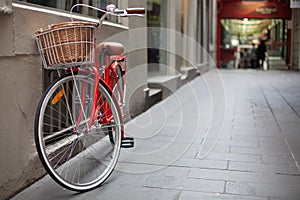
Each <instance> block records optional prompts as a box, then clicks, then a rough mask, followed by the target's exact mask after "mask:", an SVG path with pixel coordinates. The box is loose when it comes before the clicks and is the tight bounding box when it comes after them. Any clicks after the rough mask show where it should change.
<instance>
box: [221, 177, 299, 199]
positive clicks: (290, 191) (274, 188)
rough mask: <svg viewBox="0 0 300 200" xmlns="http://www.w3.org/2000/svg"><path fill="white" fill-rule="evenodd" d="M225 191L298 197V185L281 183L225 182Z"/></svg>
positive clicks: (229, 192)
mask: <svg viewBox="0 0 300 200" xmlns="http://www.w3.org/2000/svg"><path fill="white" fill-rule="evenodd" d="M226 193H228V194H236V195H239V194H240V195H253V196H265V197H277V198H293V199H299V196H300V190H299V185H282V184H277V183H273V184H258V183H245V182H232V181H228V182H227V183H226Z"/></svg>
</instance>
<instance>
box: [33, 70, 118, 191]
mask: <svg viewBox="0 0 300 200" xmlns="http://www.w3.org/2000/svg"><path fill="white" fill-rule="evenodd" d="M71 81H72V77H66V78H64V79H62V80H60V81H58V82H57V83H55V84H54V85H53V86H52V87H51V89H50V90H49V91H48V94H53V95H48V96H47V95H46V96H45V98H44V101H43V103H42V104H41V107H40V108H41V109H40V112H39V117H38V123H37V124H38V127H37V128H38V129H37V130H38V133H37V147H38V152H39V155H40V158H41V160H42V162H43V164H44V166H45V168H46V170H47V171H48V173H49V174H50V175H51V176H52V178H54V180H56V181H57V182H58V183H59V184H61V185H63V186H64V187H66V188H68V189H72V190H89V189H92V188H94V187H96V186H98V185H99V184H101V183H103V182H104V181H105V180H106V179H107V178H108V176H109V175H110V174H111V172H112V171H113V169H114V167H115V165H116V162H117V159H118V156H119V151H120V142H121V121H120V116H119V112H118V110H117V107H116V106H115V105H114V103H115V100H114V99H113V98H112V97H111V95H109V93H108V92H107V90H105V88H104V87H103V86H102V85H100V86H99V90H100V91H101V93H102V98H103V99H105V100H106V102H108V104H109V105H110V107H111V112H112V114H113V116H114V122H115V124H111V125H110V127H109V128H110V129H112V130H113V132H114V137H115V138H114V140H115V143H114V144H112V143H111V142H110V139H109V135H108V134H107V131H106V130H107V128H108V127H107V126H109V124H105V125H103V124H101V123H99V121H100V120H97V121H95V122H93V125H92V127H91V128H90V129H89V130H87V129H86V127H87V124H88V123H87V121H89V113H90V108H91V105H90V104H91V102H92V101H89V99H88V96H89V95H90V94H91V92H90V91H91V90H90V88H89V87H91V88H92V84H91V83H92V79H90V78H87V77H86V76H79V75H76V82H77V84H78V85H79V90H81V89H80V87H81V84H82V85H83V84H88V85H89V86H88V87H87V88H88V89H87V93H86V97H85V98H84V99H83V100H85V102H81V105H77V106H76V94H75V95H74V93H76V92H74V91H75V90H74V86H71V87H70V86H67V85H68V84H69V85H70V84H71ZM69 82H70V83H69ZM62 83H64V84H62ZM60 85H64V86H63V87H62V86H60ZM68 87H69V88H72V90H70V89H69V88H68ZM66 88H67V89H66ZM62 90H65V93H67V92H68V93H70V94H71V93H72V98H71V99H74V101H71V102H70V97H69V96H68V95H67V94H64V95H62V97H60V99H59V101H60V102H59V103H60V104H58V103H57V102H55V101H54V100H53V99H55V97H57V96H59V95H58V94H59V92H60V91H62ZM62 93H63V92H62ZM53 101H54V104H53ZM51 104H52V105H51ZM70 104H72V105H70ZM83 104H84V105H83ZM99 104H100V103H99ZM99 106H101V105H99ZM62 107H66V108H64V109H63V110H64V111H65V112H66V114H65V116H63V117H62V116H58V113H56V112H57V111H58V110H62ZM67 107H68V108H67ZM80 109H84V110H85V111H84V112H82V113H83V116H84V117H82V119H80V120H78V118H79V117H78V116H79V115H80V114H78V112H80ZM76 111H77V113H76ZM43 113H45V114H43ZM99 115H101V113H99ZM102 115H103V113H102ZM76 116H77V118H76ZM66 118H68V119H67V120H66ZM100 118H101V116H100ZM62 119H64V120H66V121H68V123H69V124H68V125H66V124H67V123H62V122H61V121H62ZM51 120H52V121H51ZM78 121H80V123H78ZM75 122H76V123H75ZM50 124H51V125H50ZM58 124H59V125H58ZM76 124H77V125H76ZM78 124H79V125H78ZM58 133H59V134H58ZM55 134H57V135H56V136H55V137H53V135H55ZM49 138H50V139H49Z"/></svg>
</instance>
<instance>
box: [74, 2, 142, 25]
mask: <svg viewBox="0 0 300 200" xmlns="http://www.w3.org/2000/svg"><path fill="white" fill-rule="evenodd" d="M78 6H83V7H88V8H91V9H94V10H97V11H100V12H102V13H104V15H103V16H102V17H101V18H100V19H99V25H101V24H102V22H103V21H104V19H105V17H106V16H107V15H113V16H117V17H131V16H136V17H144V16H145V8H125V9H118V8H116V6H115V5H113V4H109V5H107V6H106V10H103V9H100V8H96V7H94V6H90V5H87V4H75V5H74V6H72V8H71V9H70V16H71V20H72V21H73V17H72V13H73V9H74V8H75V7H78Z"/></svg>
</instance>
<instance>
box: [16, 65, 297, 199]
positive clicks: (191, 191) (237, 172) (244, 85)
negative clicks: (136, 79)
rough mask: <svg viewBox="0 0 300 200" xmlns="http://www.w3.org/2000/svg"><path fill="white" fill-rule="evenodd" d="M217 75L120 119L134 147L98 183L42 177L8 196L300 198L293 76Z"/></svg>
mask: <svg viewBox="0 0 300 200" xmlns="http://www.w3.org/2000/svg"><path fill="white" fill-rule="evenodd" d="M220 73H221V74H222V80H221V79H218V76H219V75H218V74H217V73H216V72H212V73H207V74H205V75H204V76H202V77H198V78H196V79H195V80H194V81H192V82H191V83H190V84H187V85H185V86H183V87H182V88H180V89H179V90H178V91H177V92H176V93H175V95H173V96H171V97H169V98H167V99H166V100H164V101H163V102H160V103H159V104H157V105H155V106H153V107H152V108H151V109H150V110H148V111H147V112H145V113H144V114H142V115H140V116H139V117H137V118H136V119H134V120H132V121H130V122H129V123H127V124H126V133H127V134H128V135H131V136H133V137H135V138H136V139H135V142H136V145H135V148H134V149H132V150H127V149H122V153H121V158H120V162H119V164H118V166H117V169H116V171H115V172H114V173H113V174H112V176H111V177H110V178H109V179H108V181H107V182H106V183H105V184H104V185H103V186H102V187H100V188H97V189H95V190H92V191H90V192H86V193H82V194H80V193H74V192H71V191H68V190H65V189H63V188H61V187H60V186H58V185H57V184H56V183H55V182H54V181H53V180H52V179H50V178H49V177H48V176H46V177H45V178H43V179H42V180H40V181H38V182H37V183H35V184H34V185H32V186H31V187H29V188H28V189H26V190H24V191H23V192H21V193H19V194H18V195H17V196H15V197H14V198H12V200H36V199H43V200H52V199H60V200H64V199H72V200H82V199H84V200H95V199H99V200H102V199H105V200H121V199H122V200H123V199H128V200H133V199H137V200H140V199H166V200H169V199H170V200H171V199H174V200H175V199H176V200H177V199H179V200H191V199H197V200H198V199H242V200H244V199H249V200H250V199H251V200H253V199H254V200H278V199H282V200H289V199H293V200H296V199H300V171H299V166H298V164H300V132H299V130H300V73H295V72H288V71H267V72H264V71H254V70H221V71H220ZM221 81H223V82H224V88H225V93H222V90H221V89H222V87H220V84H219V83H220V82H221ZM207 88H210V89H211V90H210V91H208V90H207ZM216 91H218V92H216ZM223 92H224V91H223ZM223 94H225V96H223ZM218 95H219V96H218ZM211 97H212V98H211ZM218 97H219V98H218ZM222 98H225V102H224V99H222ZM224 103H225V104H224ZM224 109H225V110H224ZM223 111H225V112H223ZM216 113H217V114H216ZM223 114H224V115H223ZM222 119H224V121H222ZM223 122H224V123H223ZM219 133H220V134H219ZM212 147H213V148H212ZM297 163H298V164H297Z"/></svg>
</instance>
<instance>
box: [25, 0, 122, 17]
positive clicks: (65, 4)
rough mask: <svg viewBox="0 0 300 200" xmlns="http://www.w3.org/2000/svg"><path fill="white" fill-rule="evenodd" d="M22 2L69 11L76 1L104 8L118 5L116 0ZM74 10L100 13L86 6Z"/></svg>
mask: <svg viewBox="0 0 300 200" xmlns="http://www.w3.org/2000/svg"><path fill="white" fill-rule="evenodd" d="M20 1H23V2H28V3H33V4H37V5H41V6H47V7H51V8H57V9H62V10H66V11H70V9H71V8H72V6H74V5H75V4H78V3H83V4H88V5H91V6H94V7H97V8H101V9H105V8H106V5H108V4H115V5H116V6H117V5H118V0H59V1H57V0H48V1H45V0H20ZM74 12H77V13H81V14H84V15H88V16H92V17H97V18H98V17H101V16H102V13H101V12H98V11H96V10H92V9H89V8H86V7H77V8H75V9H74Z"/></svg>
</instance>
